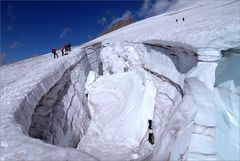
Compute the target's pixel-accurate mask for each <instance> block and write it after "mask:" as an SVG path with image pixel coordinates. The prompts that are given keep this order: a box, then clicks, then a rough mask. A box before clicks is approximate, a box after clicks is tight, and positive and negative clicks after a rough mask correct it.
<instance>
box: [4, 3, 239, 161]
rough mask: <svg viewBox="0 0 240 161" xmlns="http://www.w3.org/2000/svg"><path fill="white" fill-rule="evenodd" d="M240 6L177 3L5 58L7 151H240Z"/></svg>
mask: <svg viewBox="0 0 240 161" xmlns="http://www.w3.org/2000/svg"><path fill="white" fill-rule="evenodd" d="M239 6H240V1H234V0H233V1H231V0H230V1H223V0H220V1H204V0H203V1H196V2H192V3H190V4H188V5H182V4H181V3H177V4H176V5H175V6H173V7H172V8H170V9H169V10H168V11H167V12H166V13H163V14H161V15H158V16H155V17H151V18H148V19H145V20H142V21H139V22H136V23H134V24H131V25H128V26H126V27H123V28H121V29H119V30H116V31H113V32H111V33H109V34H106V35H103V36H101V37H98V38H96V39H94V40H92V41H90V42H87V43H85V44H83V45H80V46H76V47H74V48H73V50H72V51H71V53H70V54H69V55H67V56H64V57H61V58H58V59H53V58H52V55H51V53H48V54H45V55H42V56H39V57H36V58H31V59H27V60H24V61H21V62H17V63H14V64H10V65H6V66H2V67H1V68H0V79H1V83H0V89H1V92H0V110H1V111H0V115H1V117H0V118H1V124H0V125H1V130H0V135H1V146H0V148H1V149H0V157H1V160H83V161H88V160H89V161H90V160H119V161H120V160H148V161H151V160H152V161H156V160H161V161H168V160H238V159H239V108H240V101H239V100H240V96H239V93H240V92H239V80H240V77H239V72H238V71H237V69H238V68H237V66H238V65H239V63H240V59H239V52H240V51H239V48H240V34H239V33H240V17H239V15H240V9H239ZM200 13H201V14H200ZM182 17H184V18H185V21H184V22H183V21H179V22H178V23H176V21H175V20H176V19H177V18H179V19H181V18H182ZM58 52H59V51H58ZM149 120H152V121H153V130H152V131H153V135H154V144H151V143H150V142H149V140H148V137H149V128H148V121H149Z"/></svg>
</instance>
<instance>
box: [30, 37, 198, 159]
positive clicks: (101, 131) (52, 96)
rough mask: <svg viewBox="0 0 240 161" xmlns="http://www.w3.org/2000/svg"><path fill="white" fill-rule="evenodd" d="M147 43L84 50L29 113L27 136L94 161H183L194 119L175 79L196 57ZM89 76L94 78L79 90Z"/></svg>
mask: <svg viewBox="0 0 240 161" xmlns="http://www.w3.org/2000/svg"><path fill="white" fill-rule="evenodd" d="M153 42H154V43H152V42H151V41H150V42H147V43H145V44H141V43H140V44H133V43H120V44H118V43H116V44H114V43H113V44H105V45H104V47H103V48H102V45H101V43H98V44H94V45H91V46H90V47H87V48H85V50H84V52H85V53H82V54H86V56H85V57H83V58H82V60H81V61H79V62H78V63H76V64H74V65H73V66H72V67H71V68H70V69H68V70H67V71H65V73H64V74H63V76H62V77H61V79H60V80H59V81H58V82H57V83H56V84H55V85H54V86H53V87H52V88H51V89H50V90H49V91H48V92H47V93H46V94H45V95H44V96H42V98H41V99H40V101H39V102H38V105H37V106H36V107H35V108H34V112H33V115H32V120H31V125H30V128H29V135H30V136H32V137H34V138H38V139H41V140H43V141H44V142H46V143H49V144H53V145H57V146H64V147H74V148H78V149H80V150H81V151H84V152H87V153H91V154H93V155H94V156H95V157H96V158H98V159H100V160H104V159H109V158H110V159H112V158H115V159H117V160H122V159H126V160H131V159H141V160H142V159H144V158H148V159H150V160H154V159H155V158H159V157H160V158H161V159H162V160H167V159H168V158H171V159H179V158H180V157H186V155H187V150H186V149H187V148H188V145H189V142H185V140H186V139H184V138H186V136H188V137H190V136H191V121H192V118H193V116H194V113H195V112H194V109H191V108H192V107H191V97H190V96H188V95H185V93H184V76H183V75H182V74H184V73H187V72H188V71H189V70H191V69H192V68H194V66H195V65H196V63H197V55H196V54H195V52H194V51H193V50H191V49H189V48H188V49H185V48H184V47H181V45H180V46H173V45H172V44H168V45H166V44H161V43H159V42H158V41H153ZM171 45H172V46H171ZM100 53H101V54H100ZM99 57H100V58H101V60H100V59H99ZM183 64H184V65H183ZM91 70H93V71H94V72H93V73H95V74H94V75H95V78H94V79H93V80H92V82H90V84H88V85H86V84H85V83H86V80H87V76H88V73H89V71H91ZM102 74H103V76H101V75H102ZM88 79H91V76H90V75H89V78H88ZM85 86H86V87H85ZM130 89H131V90H130ZM85 90H86V91H85ZM154 91H155V92H154ZM103 109H105V111H104V110H103ZM99 110H103V111H99ZM98 112H99V113H98ZM146 112H147V113H148V114H147V113H146ZM101 114H102V115H101ZM115 116H116V117H115ZM91 119H92V120H91ZM148 120H153V122H154V130H153V131H154V136H155V144H154V145H150V144H149V141H148ZM176 121H177V122H178V123H177V122H176ZM102 125H104V126H102ZM133 127H134V128H133ZM135 128H136V129H135ZM114 129H116V130H114ZM163 138H164V139H163ZM80 140H81V141H80ZM183 143H184V146H182V148H181V150H176V149H177V147H178V146H179V144H183ZM103 144H104V145H107V148H103V146H102V145H103ZM99 147H102V148H99ZM170 147H174V148H173V149H175V151H174V150H171V148H170ZM103 154H104V155H103ZM116 156H118V157H117V158H116Z"/></svg>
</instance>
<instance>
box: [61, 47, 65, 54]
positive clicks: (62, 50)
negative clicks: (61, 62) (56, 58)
mask: <svg viewBox="0 0 240 161" xmlns="http://www.w3.org/2000/svg"><path fill="white" fill-rule="evenodd" d="M61 53H62V56H64V47H62V48H61Z"/></svg>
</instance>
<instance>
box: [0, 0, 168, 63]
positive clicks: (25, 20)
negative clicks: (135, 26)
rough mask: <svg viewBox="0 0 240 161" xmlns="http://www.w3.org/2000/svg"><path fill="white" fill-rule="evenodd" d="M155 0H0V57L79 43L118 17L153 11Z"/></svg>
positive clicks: (7, 58)
mask: <svg viewBox="0 0 240 161" xmlns="http://www.w3.org/2000/svg"><path fill="white" fill-rule="evenodd" d="M158 1H160V0H156V1H155V0H145V1H71V2H69V1H37V2H35V1H1V51H0V52H1V53H0V54H1V55H0V59H1V60H2V59H3V61H4V62H5V63H12V62H15V61H19V60H23V59H26V58H29V57H33V56H37V55H41V54H46V53H48V52H50V51H51V49H52V48H53V47H56V48H57V49H59V48H60V47H61V46H62V45H63V44H64V43H65V42H66V43H68V42H69V43H71V44H72V45H73V46H74V45H80V44H82V43H84V42H87V41H88V40H90V39H92V38H94V37H96V36H97V35H98V34H99V33H100V32H101V31H103V30H104V29H105V28H107V27H108V26H109V25H110V24H112V23H114V22H116V21H118V20H120V19H126V18H134V19H136V20H140V19H143V18H146V17H150V16H153V15H156V14H157V13H159V9H158V8H157V9H156V8H154V6H155V5H156V3H157V2H158ZM162 1H166V2H167V3H164V4H169V1H172V0H162ZM164 4H163V5H161V6H163V7H164ZM165 8H166V7H165ZM161 10H163V9H162V8H161Z"/></svg>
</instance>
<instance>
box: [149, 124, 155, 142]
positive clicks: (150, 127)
mask: <svg viewBox="0 0 240 161" xmlns="http://www.w3.org/2000/svg"><path fill="white" fill-rule="evenodd" d="M148 132H149V134H148V141H149V142H150V143H151V144H154V135H153V129H152V120H148Z"/></svg>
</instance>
